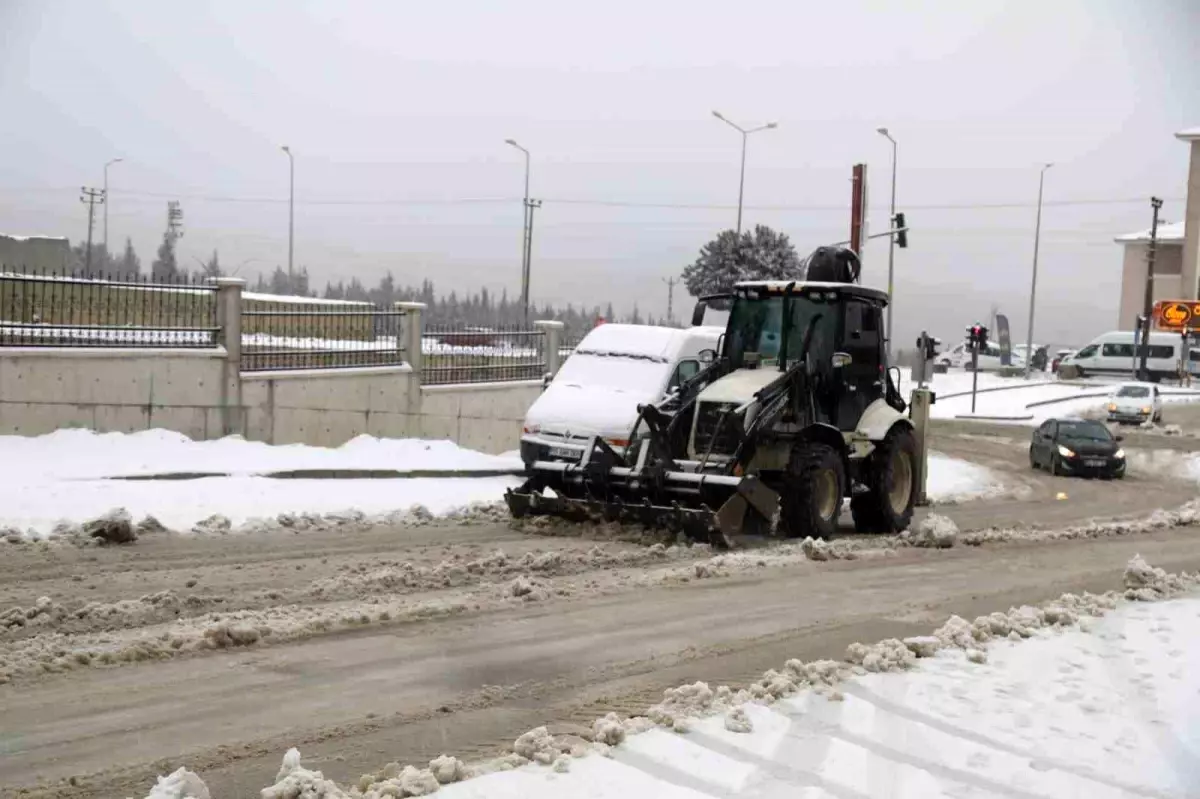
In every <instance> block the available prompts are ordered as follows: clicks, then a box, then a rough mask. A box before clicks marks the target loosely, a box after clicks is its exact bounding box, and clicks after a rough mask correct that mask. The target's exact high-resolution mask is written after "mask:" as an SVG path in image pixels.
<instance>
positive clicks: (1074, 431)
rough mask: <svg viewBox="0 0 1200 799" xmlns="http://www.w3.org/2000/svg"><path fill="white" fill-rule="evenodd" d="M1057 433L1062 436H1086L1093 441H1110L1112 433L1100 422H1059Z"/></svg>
mask: <svg viewBox="0 0 1200 799" xmlns="http://www.w3.org/2000/svg"><path fill="white" fill-rule="evenodd" d="M1058 435H1059V436H1060V437H1063V438H1087V439H1092V440H1093V441H1112V433H1110V432H1108V428H1107V427H1105V426H1104V425H1102V424H1101V423H1100V422H1092V421H1078V422H1059V423H1058Z"/></svg>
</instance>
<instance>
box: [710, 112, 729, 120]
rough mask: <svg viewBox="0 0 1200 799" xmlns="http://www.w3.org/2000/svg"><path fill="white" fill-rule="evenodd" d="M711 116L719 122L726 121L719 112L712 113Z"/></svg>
mask: <svg viewBox="0 0 1200 799" xmlns="http://www.w3.org/2000/svg"><path fill="white" fill-rule="evenodd" d="M712 114H713V116H715V117H716V118H717V119H720V120H722V121H727V120H725V117H723V116H721V112H720V111H713V112H712Z"/></svg>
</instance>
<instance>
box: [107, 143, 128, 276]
mask: <svg viewBox="0 0 1200 799" xmlns="http://www.w3.org/2000/svg"><path fill="white" fill-rule="evenodd" d="M124 160H125V159H124V158H114V159H112V160H111V161H109V162H108V163H107V164H105V165H104V255H105V256H106V257H107V256H108V168H109V167H110V166H112V165H113V164H119V163H121V162H122V161H124Z"/></svg>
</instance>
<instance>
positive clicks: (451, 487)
mask: <svg viewBox="0 0 1200 799" xmlns="http://www.w3.org/2000/svg"><path fill="white" fill-rule="evenodd" d="M0 454H2V457H0V529H4V528H15V529H16V530H18V531H22V532H24V533H27V534H28V533H29V531H33V533H34V534H35V535H38V536H43V535H49V534H51V533H52V532H53V531H54V529H55V527H56V526H57V525H58V524H59V523H60V522H68V523H74V524H78V523H80V522H83V521H86V520H89V519H94V518H96V517H98V516H100V515H102V514H104V513H106V512H108V511H109V510H111V509H113V508H118V507H123V508H126V509H127V510H128V511H129V512H130V513H131V514H132V515H133V517H134V518H135V520H136V519H140V518H141V517H143V516H146V515H150V516H154V517H155V518H157V519H158V520H159V521H160V522H162V523H163V524H164V525H166V526H167V527H168V528H170V529H174V530H182V531H186V530H190V529H191V528H192V527H193V525H195V524H196V523H198V522H200V521H202V520H204V519H207V518H209V517H211V516H213V515H214V514H220V515H222V516H224V517H226V518H228V519H229V520H230V522H231V523H232V524H233V526H234V527H237V526H239V525H241V524H243V523H246V522H248V521H251V520H253V519H272V518H275V517H277V516H279V515H280V514H305V513H308V514H318V515H323V514H338V513H343V512H346V511H355V512H358V513H361V514H364V515H365V516H368V517H372V516H384V515H387V514H392V513H396V512H402V511H406V510H409V509H410V508H412V507H413V506H415V505H422V506H424V507H425V508H426V509H428V510H429V511H430V512H432V513H434V514H442V513H446V512H448V511H451V510H456V509H459V508H462V507H463V506H466V505H470V504H472V503H475V502H497V501H499V500H500V499H501V498H502V497H503V495H504V490H505V489H506V488H508V487H515V486H516V485H518V484H519V482H520V479H519V478H517V477H510V476H487V477H482V476H481V477H414V478H396V479H391V478H375V479H353V478H352V479H336V480H331V479H321V480H318V479H276V478H270V477H264V476H262V475H265V474H268V473H270V472H278V471H291V470H297V469H377V470H389V469H390V470H396V471H401V472H405V471H414V470H456V471H463V472H467V473H469V472H472V471H488V470H505V469H519V468H521V461H520V459H519V458H518V457H516V455H515V454H508V455H485V454H483V453H481V452H474V451H472V450H467V449H463V448H462V447H459V446H457V445H456V444H454V443H453V442H450V441H426V440H421V439H379V438H373V437H371V436H359V437H357V438H355V439H353V440H351V441H349V442H347V443H345V444H343V445H342V446H340V447H336V448H324V447H310V446H305V445H302V444H292V445H286V446H272V445H269V444H263V443H261V442H255V441H246V440H244V439H242V438H240V437H236V436H234V437H229V438H222V439H218V440H215V441H192V440H191V439H189V438H187V437H186V436H184V435H182V434H180V433H174V432H171V431H168V430H147V431H143V432H139V433H129V434H125V433H103V434H100V433H94V432H91V431H89V430H59V431H56V432H54V433H50V434H48V435H44V436H37V437H33V438H25V437H21V436H0ZM929 467H930V472H929V479H928V493H929V496H930V497H931V498H932V499H935V500H942V501H947V500H954V501H961V500H965V499H971V498H974V497H979V496H990V495H994V494H997V493H1000V492H1002V491H1003V490H1004V489H1003V486H1002V485H1001V483H1000V481H999V478H998V477H997V475H995V474H994V473H993V472H991V471H990V470H989V469H987V468H985V467H982V466H978V465H976V464H972V463H968V462H967V461H962V460H958V459H955V458H949V457H946V456H942V455H938V454H936V453H935V454H933V455H931V457H930V463H929ZM181 472H182V473H193V474H195V473H204V474H210V473H212V474H220V475H227V476H222V477H203V478H198V479H190V480H153V481H150V480H114V479H109V478H113V477H129V476H137V475H153V474H166V473H181Z"/></svg>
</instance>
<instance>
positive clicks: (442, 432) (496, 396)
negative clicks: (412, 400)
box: [417, 380, 542, 453]
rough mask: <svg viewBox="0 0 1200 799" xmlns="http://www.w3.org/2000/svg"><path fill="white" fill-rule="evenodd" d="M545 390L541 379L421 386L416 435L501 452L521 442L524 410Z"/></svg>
mask: <svg viewBox="0 0 1200 799" xmlns="http://www.w3.org/2000/svg"><path fill="white" fill-rule="evenodd" d="M541 392H542V382H541V381H540V380H529V381H516V382H511V383H477V384H472V385H458V386H422V387H421V415H420V418H419V427H418V428H417V435H418V436H419V437H421V438H449V439H451V440H453V441H457V442H458V443H459V444H460V445H461V446H464V447H468V448H470V449H477V450H480V451H482V452H491V453H500V452H506V451H508V450H514V449H516V448H517V447H518V446H519V443H520V438H521V424H522V422H524V421H525V411H527V410H528V409H529V406H530V405H532V404H533V401H534V400H535V399H537V397H538V395H539V394H541Z"/></svg>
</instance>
